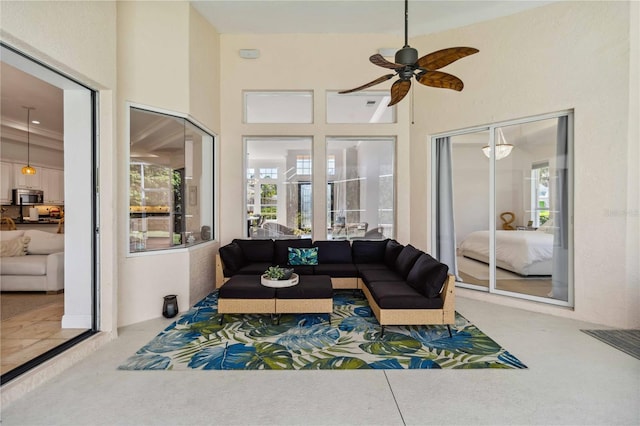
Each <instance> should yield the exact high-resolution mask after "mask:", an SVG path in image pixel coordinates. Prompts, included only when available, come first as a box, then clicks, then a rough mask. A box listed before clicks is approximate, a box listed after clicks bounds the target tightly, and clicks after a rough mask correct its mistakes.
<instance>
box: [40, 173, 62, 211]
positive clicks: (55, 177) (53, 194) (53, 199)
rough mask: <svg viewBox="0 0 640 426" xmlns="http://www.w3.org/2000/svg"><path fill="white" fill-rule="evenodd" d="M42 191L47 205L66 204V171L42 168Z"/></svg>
mask: <svg viewBox="0 0 640 426" xmlns="http://www.w3.org/2000/svg"><path fill="white" fill-rule="evenodd" d="M39 171H40V172H41V174H42V190H43V191H44V203H45V204H59V205H62V204H64V170H58V169H48V168H46V167H42V168H40V170H39Z"/></svg>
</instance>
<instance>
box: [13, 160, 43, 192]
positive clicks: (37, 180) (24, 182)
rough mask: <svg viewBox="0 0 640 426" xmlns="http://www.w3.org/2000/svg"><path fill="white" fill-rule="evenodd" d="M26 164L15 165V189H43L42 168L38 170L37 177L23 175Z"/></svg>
mask: <svg viewBox="0 0 640 426" xmlns="http://www.w3.org/2000/svg"><path fill="white" fill-rule="evenodd" d="M23 166H24V164H18V163H14V164H13V187H14V188H27V189H42V168H41V167H37V168H36V174H35V175H23V174H22V167H23Z"/></svg>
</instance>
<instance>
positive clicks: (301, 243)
mask: <svg viewBox="0 0 640 426" xmlns="http://www.w3.org/2000/svg"><path fill="white" fill-rule="evenodd" d="M289 247H295V248H310V247H311V240H310V239H309V238H304V239H301V238H296V239H286V240H275V241H274V242H273V251H274V255H273V263H275V264H276V265H279V266H285V265H287V264H288V263H289V250H288V249H289Z"/></svg>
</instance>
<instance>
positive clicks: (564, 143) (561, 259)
mask: <svg viewBox="0 0 640 426" xmlns="http://www.w3.org/2000/svg"><path fill="white" fill-rule="evenodd" d="M568 126H569V118H568V117H567V116H564V117H560V118H558V140H557V146H556V166H555V177H556V182H555V186H554V189H555V191H554V194H553V195H552V197H553V204H552V205H551V208H552V210H554V213H553V216H552V218H553V226H554V237H553V261H552V263H553V269H552V274H553V276H552V278H551V285H552V291H551V293H552V294H551V297H553V298H554V299H558V300H564V301H568V300H569V193H568V185H569V182H568V172H569V169H568V166H569V164H568V157H569V141H568Z"/></svg>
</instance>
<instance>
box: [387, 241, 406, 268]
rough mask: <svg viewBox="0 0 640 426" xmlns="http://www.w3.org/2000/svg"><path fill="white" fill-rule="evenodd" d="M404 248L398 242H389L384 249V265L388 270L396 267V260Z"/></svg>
mask: <svg viewBox="0 0 640 426" xmlns="http://www.w3.org/2000/svg"><path fill="white" fill-rule="evenodd" d="M403 248H404V246H403V245H402V244H400V243H399V242H397V241H396V240H389V241H387V245H386V247H385V249H384V263H385V265H387V267H388V268H391V269H393V268H394V267H395V263H396V259H397V258H398V255H399V254H400V252H401V251H402V249H403Z"/></svg>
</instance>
